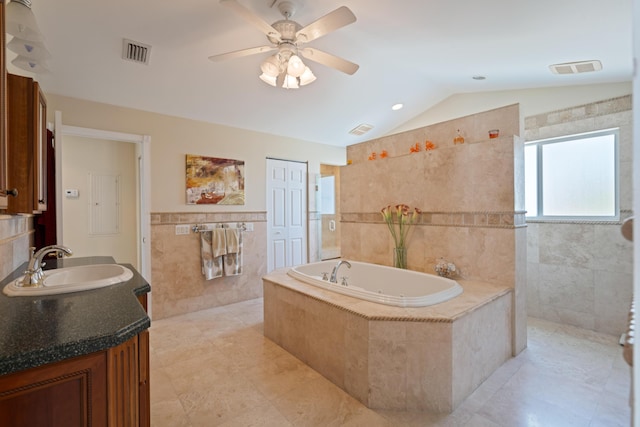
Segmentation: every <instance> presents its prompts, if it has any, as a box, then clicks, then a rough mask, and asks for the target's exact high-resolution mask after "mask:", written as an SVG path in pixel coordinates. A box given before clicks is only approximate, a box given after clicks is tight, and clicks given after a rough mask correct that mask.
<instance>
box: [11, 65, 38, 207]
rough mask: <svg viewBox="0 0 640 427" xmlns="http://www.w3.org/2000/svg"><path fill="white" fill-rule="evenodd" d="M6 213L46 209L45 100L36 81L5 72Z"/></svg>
mask: <svg viewBox="0 0 640 427" xmlns="http://www.w3.org/2000/svg"><path fill="white" fill-rule="evenodd" d="M7 119H8V122H7V157H8V158H10V159H11V162H8V165H7V181H8V182H7V183H8V188H16V189H17V190H18V194H17V196H15V197H9V199H8V212H9V213H14V214H15V213H40V212H42V211H44V210H46V209H47V199H46V197H47V192H46V190H47V188H46V183H47V182H46V181H47V171H46V167H47V145H46V144H47V127H46V120H47V102H46V99H45V97H44V94H43V93H42V90H41V89H40V85H39V84H38V82H35V81H34V80H33V79H32V78H30V77H23V76H17V75H14V74H8V75H7Z"/></svg>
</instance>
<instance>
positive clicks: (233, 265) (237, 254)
mask: <svg viewBox="0 0 640 427" xmlns="http://www.w3.org/2000/svg"><path fill="white" fill-rule="evenodd" d="M225 233H226V240H227V254H226V255H225V256H223V257H222V258H224V275H225V276H237V275H239V274H242V234H241V233H240V230H239V229H237V228H226V229H225Z"/></svg>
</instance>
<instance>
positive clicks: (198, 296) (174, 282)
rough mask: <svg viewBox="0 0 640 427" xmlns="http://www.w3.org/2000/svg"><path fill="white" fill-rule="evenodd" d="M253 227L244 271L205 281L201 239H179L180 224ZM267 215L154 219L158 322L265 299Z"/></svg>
mask: <svg viewBox="0 0 640 427" xmlns="http://www.w3.org/2000/svg"><path fill="white" fill-rule="evenodd" d="M218 222H231V223H237V222H251V223H253V227H254V229H253V231H247V232H244V233H243V264H244V272H243V273H242V275H240V276H230V277H222V278H218V279H213V280H208V281H207V280H205V279H204V276H203V275H202V271H201V264H200V235H199V234H198V233H193V232H191V233H189V234H188V235H176V225H177V224H189V225H192V224H198V223H218ZM266 239H267V232H266V213H265V212H239V213H238V212H233V213H154V214H152V215H151V277H152V280H151V289H152V315H153V318H154V319H162V318H165V317H170V316H175V315H178V314H183V313H189V312H192V311H198V310H203V309H206V308H211V307H217V306H221V305H227V304H232V303H234V302H238V301H244V300H248V299H252V298H258V297H260V296H262V280H261V277H262V276H263V275H264V274H265V273H266V266H267V254H266Z"/></svg>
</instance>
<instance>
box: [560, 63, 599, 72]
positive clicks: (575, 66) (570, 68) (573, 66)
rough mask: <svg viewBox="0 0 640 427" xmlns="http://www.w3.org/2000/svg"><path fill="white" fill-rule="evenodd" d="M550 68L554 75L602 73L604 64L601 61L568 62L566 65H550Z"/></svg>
mask: <svg viewBox="0 0 640 427" xmlns="http://www.w3.org/2000/svg"><path fill="white" fill-rule="evenodd" d="M549 68H551V71H552V72H553V73H554V74H578V73H588V72H591V71H600V70H602V63H601V62H600V61H580V62H566V63H564V64H553V65H549Z"/></svg>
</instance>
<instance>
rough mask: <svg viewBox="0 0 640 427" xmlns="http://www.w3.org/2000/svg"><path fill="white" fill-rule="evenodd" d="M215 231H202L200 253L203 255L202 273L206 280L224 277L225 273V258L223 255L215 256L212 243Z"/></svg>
mask: <svg viewBox="0 0 640 427" xmlns="http://www.w3.org/2000/svg"><path fill="white" fill-rule="evenodd" d="M212 239H213V232H211V231H203V232H201V233H200V255H201V257H202V274H203V275H204V278H205V280H211V279H215V278H216V277H222V275H223V274H224V270H223V262H222V261H223V260H222V257H221V256H218V257H215V256H214V251H213V246H212V244H211V242H212Z"/></svg>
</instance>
